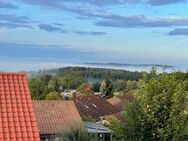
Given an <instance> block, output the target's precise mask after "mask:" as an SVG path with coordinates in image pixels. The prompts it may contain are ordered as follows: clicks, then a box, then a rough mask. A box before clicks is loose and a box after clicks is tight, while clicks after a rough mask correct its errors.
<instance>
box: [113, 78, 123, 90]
mask: <svg viewBox="0 0 188 141" xmlns="http://www.w3.org/2000/svg"><path fill="white" fill-rule="evenodd" d="M125 88H126V81H125V80H117V81H116V82H115V83H114V90H115V91H116V92H121V91H123V90H125Z"/></svg>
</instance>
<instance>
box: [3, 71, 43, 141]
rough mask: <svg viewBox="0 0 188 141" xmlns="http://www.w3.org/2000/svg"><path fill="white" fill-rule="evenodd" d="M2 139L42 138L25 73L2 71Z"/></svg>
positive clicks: (14, 140)
mask: <svg viewBox="0 0 188 141" xmlns="http://www.w3.org/2000/svg"><path fill="white" fill-rule="evenodd" d="M30 116H31V117H32V118H30ZM31 119H32V120H31ZM31 124H32V125H33V126H31ZM27 128H28V129H27ZM33 134H35V136H33ZM0 140H1V141H29V140H33V141H39V140H40V139H39V134H38V129H37V124H36V120H35V116H34V113H33V110H32V102H31V96H30V92H29V88H28V84H27V79H26V75H25V74H23V73H2V72H0Z"/></svg>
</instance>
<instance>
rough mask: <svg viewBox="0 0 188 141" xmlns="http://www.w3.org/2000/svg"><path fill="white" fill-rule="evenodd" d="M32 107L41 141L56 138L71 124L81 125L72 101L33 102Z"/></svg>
mask: <svg viewBox="0 0 188 141" xmlns="http://www.w3.org/2000/svg"><path fill="white" fill-rule="evenodd" d="M33 107H34V111H35V114H36V118H37V122H38V125H39V132H40V137H41V141H48V140H50V139H52V138H57V133H59V132H62V131H63V130H65V129H66V128H69V127H70V126H71V125H73V124H82V119H81V117H80V114H79V112H78V110H77V108H76V106H75V104H74V101H73V100H34V101H33Z"/></svg>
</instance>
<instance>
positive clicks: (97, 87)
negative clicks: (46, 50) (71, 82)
mask: <svg viewBox="0 0 188 141" xmlns="http://www.w3.org/2000/svg"><path fill="white" fill-rule="evenodd" d="M92 85H93V87H92V90H93V91H94V92H100V86H101V83H100V82H99V81H96V82H94V83H93V84H92Z"/></svg>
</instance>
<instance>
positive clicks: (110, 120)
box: [104, 116, 123, 141]
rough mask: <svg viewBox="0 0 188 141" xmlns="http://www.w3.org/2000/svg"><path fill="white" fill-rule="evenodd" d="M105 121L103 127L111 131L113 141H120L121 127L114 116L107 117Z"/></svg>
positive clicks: (121, 135) (121, 138)
mask: <svg viewBox="0 0 188 141" xmlns="http://www.w3.org/2000/svg"><path fill="white" fill-rule="evenodd" d="M105 120H106V122H105V123H104V125H105V126H106V127H108V128H109V129H111V130H112V131H113V134H112V135H113V137H112V138H113V141H122V140H123V127H122V124H121V123H120V121H119V120H118V119H117V118H116V117H115V116H108V117H106V118H105Z"/></svg>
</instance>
